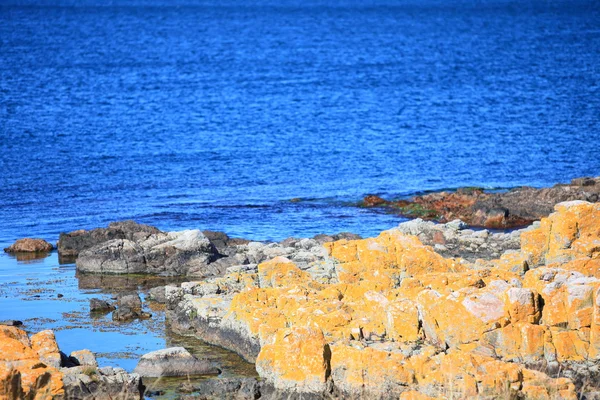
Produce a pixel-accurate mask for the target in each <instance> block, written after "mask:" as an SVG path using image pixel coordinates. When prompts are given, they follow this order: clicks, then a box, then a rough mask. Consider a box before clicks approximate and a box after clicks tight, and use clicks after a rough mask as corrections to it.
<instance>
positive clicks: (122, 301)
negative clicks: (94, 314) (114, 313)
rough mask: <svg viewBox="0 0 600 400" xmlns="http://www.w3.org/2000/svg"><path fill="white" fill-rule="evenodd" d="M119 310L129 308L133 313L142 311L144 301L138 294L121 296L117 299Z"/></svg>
mask: <svg viewBox="0 0 600 400" xmlns="http://www.w3.org/2000/svg"><path fill="white" fill-rule="evenodd" d="M117 304H118V306H119V308H121V307H127V308H130V309H131V310H133V311H142V299H141V298H140V295H139V294H137V293H134V294H126V295H120V296H119V297H118V298H117Z"/></svg>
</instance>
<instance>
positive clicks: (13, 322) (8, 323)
mask: <svg viewBox="0 0 600 400" xmlns="http://www.w3.org/2000/svg"><path fill="white" fill-rule="evenodd" d="M0 325H6V326H21V325H23V322H21V321H19V320H16V319H5V320H2V321H0Z"/></svg>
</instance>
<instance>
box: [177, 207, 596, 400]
mask: <svg viewBox="0 0 600 400" xmlns="http://www.w3.org/2000/svg"><path fill="white" fill-rule="evenodd" d="M555 210H556V212H555V213H553V214H551V215H550V216H549V217H548V218H546V219H543V220H542V221H541V223H540V224H539V225H536V226H534V227H532V228H530V229H528V230H526V231H522V232H520V233H519V237H520V240H521V248H520V249H519V250H514V251H512V252H510V251H509V252H506V253H505V254H503V255H502V256H501V257H500V258H496V259H491V260H487V261H484V260H477V261H476V262H470V261H468V260H465V259H459V258H456V259H451V258H444V257H442V256H441V255H440V254H438V253H436V251H434V249H433V248H432V247H430V246H427V245H424V244H423V243H422V242H421V241H420V240H419V238H418V237H415V236H412V235H410V234H408V233H411V234H420V233H422V232H423V229H424V230H425V231H427V230H432V232H431V233H432V234H431V235H429V234H427V235H421V236H422V237H423V238H425V239H427V240H434V239H435V237H436V233H435V232H434V231H435V229H432V228H431V227H430V226H429V225H428V224H426V223H424V224H426V226H425V228H423V229H421V228H420V227H419V226H418V225H419V224H422V223H423V222H422V221H420V222H419V221H417V223H413V224H412V225H408V226H404V227H400V228H397V229H392V230H389V231H385V232H382V233H381V234H380V235H379V236H378V237H376V238H369V239H364V240H339V241H336V242H329V243H325V245H324V246H325V249H326V251H327V254H326V255H325V256H324V257H323V258H322V260H321V261H320V262H319V263H318V265H319V266H318V268H317V265H316V264H313V265H312V267H309V268H305V267H304V266H303V267H300V266H299V265H298V264H297V263H296V262H294V261H293V260H292V259H291V258H290V257H285V256H277V257H275V258H273V259H271V260H270V261H266V262H260V263H259V264H258V266H257V267H256V268H249V269H243V268H231V269H229V270H228V271H229V273H228V274H227V275H225V276H224V277H221V278H213V279H209V280H207V281H201V282H189V283H186V284H182V285H181V286H180V287H171V288H169V289H167V290H166V298H167V307H168V311H167V317H168V321H169V324H170V326H171V327H172V328H174V329H175V330H185V331H186V332H190V331H192V332H194V333H195V334H196V336H198V337H200V338H201V339H204V340H206V341H208V342H210V343H214V344H218V345H221V346H223V347H226V348H228V349H230V350H233V351H236V352H238V353H239V354H241V355H242V356H244V357H245V358H246V359H247V360H249V361H256V365H257V371H258V372H259V374H260V376H261V378H262V379H263V380H264V382H265V384H266V385H268V386H272V387H273V388H274V390H279V391H280V392H281V393H285V394H286V395H288V396H292V398H293V397H298V398H301V397H303V396H310V397H315V398H332V397H334V398H337V397H339V398H377V399H380V398H401V399H409V398H439V397H454V398H472V397H482V398H497V397H499V396H508V397H511V398H532V399H533V398H563V399H573V400H574V399H576V398H577V397H578V394H577V391H581V393H580V395H581V396H583V397H585V396H586V393H588V394H589V393H592V394H593V393H594V392H597V391H598V390H600V388H599V387H598V386H599V385H598V382H600V372H599V369H598V363H599V362H600V272H599V271H600V204H599V203H596V204H591V203H588V202H567V203H561V204H558V205H557V206H556V207H555ZM413 222H414V221H413ZM462 228H463V227H462V226H461V224H459V223H458V222H457V223H453V224H448V226H445V227H443V228H441V231H439V232H442V234H443V235H444V237H445V238H446V240H447V239H448V238H447V237H446V234H447V233H448V232H450V231H451V230H453V231H454V232H455V234H456V235H457V238H456V239H455V240H454V239H453V241H449V242H451V243H454V244H456V245H457V246H459V245H460V246H466V244H463V243H462V242H465V243H467V242H468V241H469V240H472V239H475V238H479V239H481V240H482V242H481V244H478V246H479V247H481V245H482V244H484V243H488V244H489V245H490V246H491V244H493V243H496V242H497V241H499V242H502V241H503V240H504V239H503V238H493V236H492V235H493V234H492V233H491V232H484V231H481V233H478V232H475V231H472V232H467V233H466V237H463V234H458V233H457V232H463V233H464V231H465V229H462ZM437 236H438V237H437V239H435V240H438V239H440V238H439V235H437ZM509 236H510V235H509ZM491 237H492V239H490V238H491ZM460 238H463V240H462V241H461V240H460ZM467 238H468V240H467ZM506 240H507V241H513V240H516V237H515V238H513V237H511V238H509V239H506ZM296 243H298V242H294V243H291V242H290V243H287V244H288V246H291V245H293V246H294V247H296ZM306 243H307V244H309V242H306ZM248 246H249V247H250V248H252V247H253V246H252V243H249V244H248ZM498 246H499V244H498ZM299 247H302V246H299ZM467 247H468V248H470V247H471V246H470V245H469V246H467ZM324 276H327V279H324ZM540 371H544V372H540ZM233 386H236V385H233ZM236 387H237V386H236ZM232 390H238V389H232ZM584 392H586V393H584Z"/></svg>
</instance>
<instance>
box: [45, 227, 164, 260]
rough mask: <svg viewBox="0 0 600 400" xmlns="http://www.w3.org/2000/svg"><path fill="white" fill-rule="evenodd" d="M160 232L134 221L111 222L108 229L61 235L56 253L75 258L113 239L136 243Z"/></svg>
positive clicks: (78, 231)
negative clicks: (84, 251)
mask: <svg viewBox="0 0 600 400" xmlns="http://www.w3.org/2000/svg"><path fill="white" fill-rule="evenodd" d="M159 232H160V231H159V230H158V229H156V228H155V227H153V226H149V225H142V224H138V223H136V222H134V221H120V222H112V223H110V224H109V225H108V228H97V229H92V230H90V231H86V230H83V229H80V230H77V231H73V232H69V233H61V234H60V236H59V239H58V246H57V247H58V253H59V254H60V255H61V256H67V257H69V256H71V257H73V256H77V255H78V254H79V253H80V252H82V251H83V250H86V249H89V248H91V247H94V246H96V245H98V244H101V243H104V242H107V241H109V240H114V239H127V240H131V241H134V242H135V241H138V240H141V239H145V238H147V237H148V236H150V235H153V234H156V233H159Z"/></svg>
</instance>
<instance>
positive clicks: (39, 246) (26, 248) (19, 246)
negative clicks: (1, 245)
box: [4, 238, 54, 253]
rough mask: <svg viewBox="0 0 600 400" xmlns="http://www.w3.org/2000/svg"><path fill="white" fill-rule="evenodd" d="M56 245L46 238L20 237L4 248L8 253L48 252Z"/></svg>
mask: <svg viewBox="0 0 600 400" xmlns="http://www.w3.org/2000/svg"><path fill="white" fill-rule="evenodd" d="M53 248H54V246H52V245H51V244H50V243H48V242H46V241H45V240H44V239H30V238H25V239H19V240H17V241H16V242H15V243H13V244H12V245H11V246H10V247H7V248H5V249H4V251H5V252H6V253H47V252H49V251H52V249H53Z"/></svg>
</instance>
